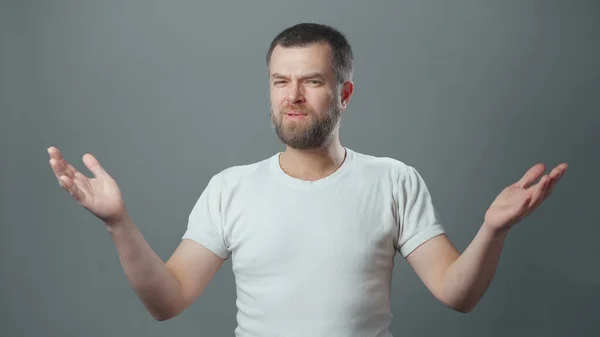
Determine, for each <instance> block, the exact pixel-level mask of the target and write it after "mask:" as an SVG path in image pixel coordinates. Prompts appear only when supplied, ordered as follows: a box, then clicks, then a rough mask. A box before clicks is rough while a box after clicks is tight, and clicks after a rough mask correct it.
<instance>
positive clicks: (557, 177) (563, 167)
mask: <svg viewBox="0 0 600 337" xmlns="http://www.w3.org/2000/svg"><path fill="white" fill-rule="evenodd" d="M567 167H568V165H567V164H566V163H563V164H561V165H558V166H557V167H555V168H554V170H552V173H554V177H553V178H552V181H551V182H550V184H549V185H548V189H547V190H546V198H547V197H548V196H549V195H550V194H552V191H553V190H554V186H556V183H557V182H558V181H559V180H560V178H562V176H563V175H564V174H565V172H566V171H567ZM555 171H556V173H555ZM552 173H551V177H552Z"/></svg>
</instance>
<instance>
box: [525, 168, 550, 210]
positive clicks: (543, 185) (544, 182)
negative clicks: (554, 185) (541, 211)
mask: <svg viewBox="0 0 600 337" xmlns="http://www.w3.org/2000/svg"><path fill="white" fill-rule="evenodd" d="M549 182H550V178H549V177H548V176H547V175H544V176H543V177H542V178H541V179H540V182H539V183H538V184H537V185H536V189H535V191H534V192H533V196H532V198H531V202H530V205H529V208H530V211H531V210H534V209H535V208H536V207H537V206H538V205H539V204H540V203H541V202H542V201H543V200H544V196H545V195H546V190H547V188H548V183H549Z"/></svg>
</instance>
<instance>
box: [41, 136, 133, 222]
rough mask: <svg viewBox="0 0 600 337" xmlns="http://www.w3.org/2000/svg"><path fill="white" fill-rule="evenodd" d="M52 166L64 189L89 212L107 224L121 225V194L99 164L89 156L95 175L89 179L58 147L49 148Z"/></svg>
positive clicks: (87, 163)
mask: <svg viewBox="0 0 600 337" xmlns="http://www.w3.org/2000/svg"><path fill="white" fill-rule="evenodd" d="M48 154H49V155H50V160H49V162H50V166H51V167H52V171H53V172H54V174H55V176H56V178H57V179H58V182H59V184H60V186H62V187H63V188H64V189H65V190H66V191H67V192H69V194H71V196H73V198H74V199H75V200H76V201H77V202H78V203H79V204H80V205H81V206H82V207H84V208H85V209H87V210H88V211H90V212H91V213H92V214H94V215H95V216H97V217H98V218H100V219H101V220H103V221H105V222H112V221H117V219H119V217H121V216H122V215H123V214H124V212H125V205H124V201H123V196H122V194H121V190H120V189H119V186H118V185H117V183H116V181H115V180H114V179H113V178H112V177H111V176H110V175H109V174H108V173H107V172H106V171H105V170H104V169H103V168H102V166H101V165H100V163H99V162H98V160H97V159H96V158H95V157H94V156H92V155H91V154H89V153H87V154H85V155H84V156H83V162H84V164H85V165H86V167H87V168H88V169H89V170H90V172H92V174H93V175H94V177H93V178H88V177H86V176H85V175H84V174H82V173H81V172H79V171H78V170H77V169H76V168H75V167H73V165H71V164H69V163H68V162H67V161H66V160H65V159H64V157H63V155H62V154H61V152H60V151H59V150H58V149H57V148H56V147H50V148H48Z"/></svg>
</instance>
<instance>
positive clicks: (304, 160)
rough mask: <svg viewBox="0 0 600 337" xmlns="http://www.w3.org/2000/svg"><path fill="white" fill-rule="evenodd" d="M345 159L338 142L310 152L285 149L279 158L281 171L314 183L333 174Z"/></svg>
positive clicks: (344, 152)
mask: <svg viewBox="0 0 600 337" xmlns="http://www.w3.org/2000/svg"><path fill="white" fill-rule="evenodd" d="M345 158H346V149H345V148H344V147H343V146H342V145H341V144H340V142H339V141H333V142H331V144H329V145H327V146H325V147H323V148H319V149H310V150H299V149H294V148H290V147H289V146H288V147H286V150H285V151H284V152H283V153H282V154H281V155H280V157H279V165H280V166H281V169H282V170H283V171H284V172H285V173H286V174H288V175H289V176H292V177H294V178H297V179H302V180H309V181H315V180H319V179H323V178H325V177H327V176H328V175H330V174H332V173H333V172H335V171H336V170H337V169H338V168H339V167H340V166H341V165H342V163H343V162H344V160H345Z"/></svg>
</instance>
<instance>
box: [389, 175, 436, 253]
mask: <svg viewBox="0 0 600 337" xmlns="http://www.w3.org/2000/svg"><path fill="white" fill-rule="evenodd" d="M396 195H397V197H398V207H399V210H400V212H399V214H400V218H399V226H400V233H399V236H398V245H397V247H398V248H397V249H398V251H399V252H400V254H402V256H404V257H406V256H408V254H410V253H411V252H412V251H413V250H415V249H416V248H417V247H419V246H420V245H422V244H423V243H425V242H426V241H428V240H429V239H431V238H433V237H435V236H438V235H440V234H444V233H445V231H444V228H443V226H442V223H441V221H440V217H439V215H438V213H437V211H436V209H435V207H434V206H433V201H432V199H431V195H430V194H429V190H428V188H427V185H426V184H425V181H424V180H423V178H422V177H421V175H420V174H419V172H417V170H416V169H415V168H413V167H411V166H408V167H407V171H406V173H405V175H404V177H403V178H401V181H400V184H399V187H398V192H397V194H396Z"/></svg>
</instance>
